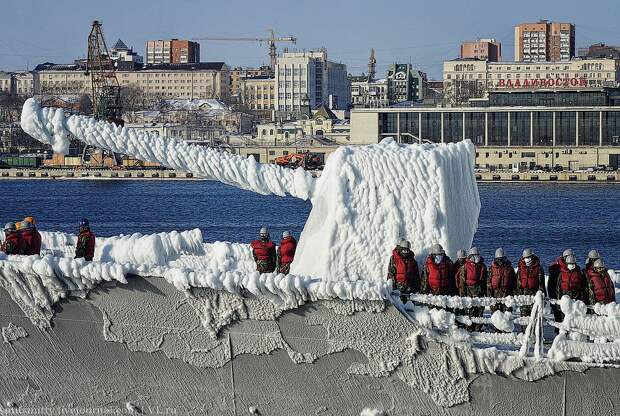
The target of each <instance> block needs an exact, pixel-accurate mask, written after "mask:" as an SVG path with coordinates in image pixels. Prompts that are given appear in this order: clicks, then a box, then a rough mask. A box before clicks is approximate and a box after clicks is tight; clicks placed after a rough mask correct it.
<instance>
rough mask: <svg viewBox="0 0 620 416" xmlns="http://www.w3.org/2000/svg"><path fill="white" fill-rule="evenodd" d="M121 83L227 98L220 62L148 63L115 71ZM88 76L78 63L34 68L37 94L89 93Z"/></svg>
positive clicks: (183, 95)
mask: <svg viewBox="0 0 620 416" xmlns="http://www.w3.org/2000/svg"><path fill="white" fill-rule="evenodd" d="M116 76H117V78H118V80H119V83H120V85H121V87H129V86H134V87H137V88H139V89H140V90H141V91H142V92H143V93H144V94H146V95H148V96H151V97H154V98H178V99H200V98H217V99H221V100H224V101H228V100H229V99H230V84H229V82H230V76H229V74H228V66H227V65H226V64H225V63H223V62H202V63H198V64H165V65H150V66H147V67H145V68H141V69H138V70H131V71H116ZM90 88H91V82H90V76H89V75H86V73H85V67H84V66H82V65H81V64H79V63H77V64H69V65H58V64H52V63H49V62H48V63H45V64H40V65H37V67H36V68H35V70H34V89H35V92H36V93H37V94H82V93H86V94H90Z"/></svg>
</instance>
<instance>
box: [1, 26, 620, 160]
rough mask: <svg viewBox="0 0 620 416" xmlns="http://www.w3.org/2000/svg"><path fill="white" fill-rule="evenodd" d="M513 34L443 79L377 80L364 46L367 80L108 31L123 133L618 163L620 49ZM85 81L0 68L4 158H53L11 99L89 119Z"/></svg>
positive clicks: (303, 58) (396, 75)
mask: <svg viewBox="0 0 620 416" xmlns="http://www.w3.org/2000/svg"><path fill="white" fill-rule="evenodd" d="M273 36H274V35H273V33H272V38H273V39H274V40H280V39H282V40H283V41H291V40H292V41H293V42H294V40H295V38H293V37H289V38H275V37H273ZM514 36H515V45H516V47H515V54H514V60H513V61H505V60H503V55H502V45H501V43H500V42H498V41H497V40H495V39H493V38H479V39H476V40H473V41H465V42H463V43H462V44H461V46H460V49H459V50H458V51H455V52H458V54H459V56H458V58H455V59H453V57H450V56H447V57H446V60H445V61H444V63H443V76H442V79H440V80H432V79H429V77H428V75H427V74H426V73H424V72H423V71H420V70H419V69H417V68H416V66H415V65H414V64H413V63H410V62H409V63H404V62H394V63H392V64H389V65H387V69H386V72H385V73H383V74H379V73H377V70H376V66H377V57H376V56H375V50H374V49H372V50H371V53H370V57H369V59H368V71H367V74H366V73H363V74H359V75H356V74H351V73H349V72H348V71H347V67H346V65H345V64H342V63H339V62H338V57H332V56H331V55H328V51H327V49H326V48H320V49H316V50H308V51H305V50H302V51H297V50H293V49H284V50H283V51H282V52H280V53H276V52H275V42H274V43H273V47H271V46H270V51H269V53H270V58H273V59H272V61H271V65H264V66H257V67H239V66H236V65H234V63H225V62H210V61H203V60H202V59H201V50H200V43H199V42H197V41H190V40H183V39H163V40H161V39H160V40H149V41H147V42H146V45H145V57H144V58H143V57H142V56H141V55H140V54H139V52H138V51H137V50H136V49H135V48H133V47H128V46H127V45H126V44H125V43H124V42H123V41H122V40H121V39H118V40H117V41H116V42H114V43H113V46H112V48H111V49H110V58H111V60H112V61H113V62H114V72H115V76H116V78H117V80H118V85H119V87H120V99H121V104H122V108H123V114H122V117H123V118H124V120H125V122H126V124H125V126H126V127H128V128H133V129H138V130H144V131H148V132H151V133H155V132H156V133H157V134H160V135H161V136H163V137H175V138H179V139H182V140H188V141H191V142H195V143H201V144H203V145H205V146H215V147H223V148H225V149H226V150H227V151H231V152H235V153H238V154H242V155H253V156H254V157H256V158H258V160H259V161H261V162H272V163H275V161H276V159H277V158H278V157H287V156H288V155H290V154H300V153H305V152H308V153H312V154H317V155H320V157H321V158H323V159H325V158H326V157H328V156H329V154H331V153H332V152H333V151H334V150H336V149H337V148H338V146H340V145H344V144H368V143H377V142H379V141H380V140H381V139H383V138H385V137H394V138H395V139H396V140H397V141H399V142H402V143H415V142H426V141H428V142H457V141H460V140H471V141H472V142H473V143H474V144H475V146H476V148H477V153H476V166H477V168H478V169H480V170H483V171H484V170H488V171H494V170H498V171H501V170H513V171H528V170H529V171H532V170H550V171H551V170H560V169H561V170H571V171H576V170H588V169H592V170H601V169H602V170H605V169H606V170H617V169H618V168H619V164H618V160H619V157H620V156H619V155H620V112H619V111H618V109H620V107H619V106H618V104H619V103H620V89H619V88H618V87H619V85H620V54H619V53H618V50H620V48H616V47H613V46H607V45H605V44H603V43H599V44H594V45H592V46H590V47H588V48H580V49H579V51H578V52H579V54H578V56H577V53H576V52H577V50H576V46H575V45H576V39H578V38H577V37H576V30H575V25H573V24H571V23H562V22H559V23H558V22H549V21H540V22H535V23H522V24H518V25H516V26H515V28H514ZM209 39H211V38H209ZM213 39H216V40H243V39H245V38H239V39H236V38H231V39H227V38H221V39H220V38H213ZM270 39H271V38H270ZM258 40H260V39H258ZM267 40H269V39H267ZM384 59H385V58H384ZM387 59H389V57H387ZM92 85H93V79H92V77H91V75H90V73H89V72H88V70H87V62H86V60H83V59H82V60H80V59H76V60H75V61H74V62H69V63H52V62H44V63H40V64H38V65H36V66H35V67H34V69H33V70H31V71H15V72H1V73H0V98H2V100H1V101H0V108H2V113H1V114H2V124H1V125H0V138H2V140H1V143H0V149H1V151H2V152H3V154H5V155H16V154H24V153H25V154H30V153H33V154H38V155H40V156H41V157H42V158H43V159H47V158H51V154H50V153H49V152H47V153H41V152H45V149H44V148H41V146H38V145H36V144H34V143H33V142H32V141H31V140H28V138H27V137H25V136H27V135H25V134H24V133H23V131H22V130H21V129H20V128H19V119H18V117H17V115H16V111H15V109H11V106H12V105H13V104H12V103H15V102H20V100H21V102H23V100H24V99H25V98H27V97H31V96H36V97H42V98H45V100H47V102H48V103H51V102H55V103H56V104H58V103H59V101H58V100H60V102H62V103H63V106H64V107H65V108H67V107H69V108H71V109H72V111H74V112H78V113H83V114H88V112H89V111H91V110H90V106H89V105H87V103H84V101H85V100H86V101H88V99H90V98H92ZM16 100H17V101H16ZM50 100H51V101H50ZM75 102H82V105H80V106H76V105H74V104H72V103H75ZM84 104H86V105H84ZM44 105H45V103H44ZM214 105H215V108H214ZM29 146H32V147H29ZM80 150H81V149H79V147H76V148H75V149H74V150H72V151H74V152H76V154H75V155H74V156H78V154H77V153H79V152H80ZM83 159H84V158H82V162H85V161H84V160H83ZM50 164H53V163H52V162H50Z"/></svg>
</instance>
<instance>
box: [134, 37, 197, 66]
mask: <svg viewBox="0 0 620 416" xmlns="http://www.w3.org/2000/svg"><path fill="white" fill-rule="evenodd" d="M199 62H200V44H199V43H197V42H192V41H190V40H183V39H167V40H149V41H147V42H146V63H147V65H157V64H196V63H199Z"/></svg>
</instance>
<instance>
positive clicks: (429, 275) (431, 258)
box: [420, 244, 454, 295]
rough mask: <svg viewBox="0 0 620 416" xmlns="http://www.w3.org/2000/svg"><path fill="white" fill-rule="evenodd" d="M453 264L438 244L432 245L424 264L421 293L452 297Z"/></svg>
mask: <svg viewBox="0 0 620 416" xmlns="http://www.w3.org/2000/svg"><path fill="white" fill-rule="evenodd" d="M453 267H454V266H453V264H452V260H451V259H450V257H448V256H447V255H446V252H445V251H444V249H443V247H441V245H440V244H433V246H432V247H431V252H430V254H429V255H428V257H427V258H426V261H425V262H424V270H423V272H422V282H421V288H420V289H421V292H422V293H430V294H432V295H452V294H453V293H454V276H453V275H452V271H453Z"/></svg>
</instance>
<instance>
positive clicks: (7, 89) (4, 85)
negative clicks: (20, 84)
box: [0, 71, 13, 94]
mask: <svg viewBox="0 0 620 416" xmlns="http://www.w3.org/2000/svg"><path fill="white" fill-rule="evenodd" d="M12 85H13V76H12V74H11V73H10V72H3V71H0V94H11V91H12V90H13V87H12Z"/></svg>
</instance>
